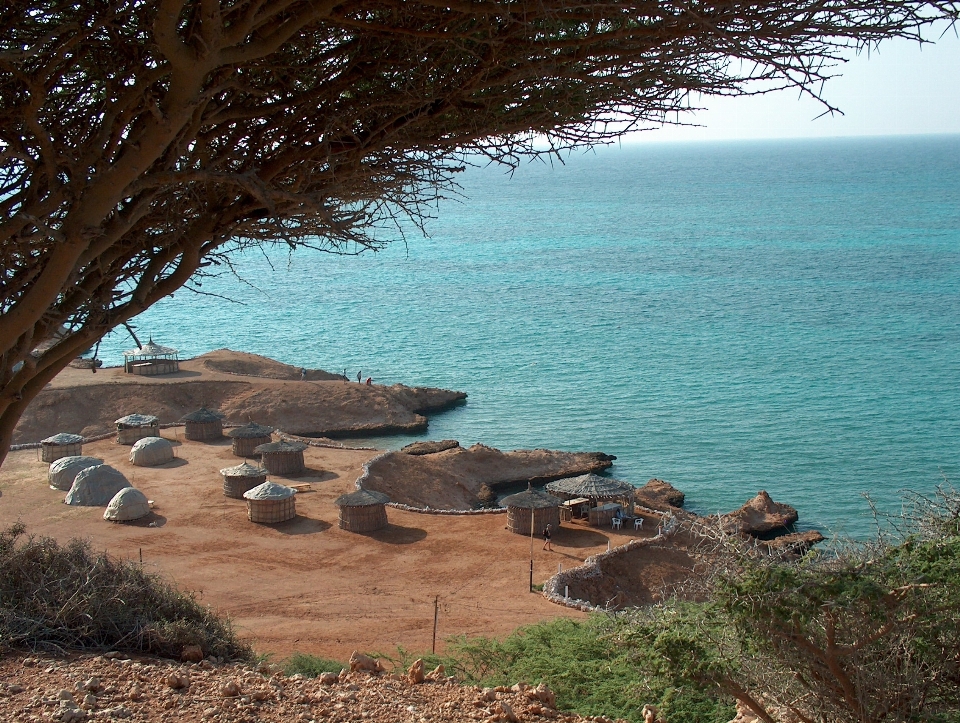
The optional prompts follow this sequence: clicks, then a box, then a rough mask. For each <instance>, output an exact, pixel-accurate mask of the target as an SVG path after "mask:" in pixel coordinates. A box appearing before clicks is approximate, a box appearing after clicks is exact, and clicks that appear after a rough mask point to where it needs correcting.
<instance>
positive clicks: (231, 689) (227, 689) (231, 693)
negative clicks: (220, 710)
mask: <svg viewBox="0 0 960 723" xmlns="http://www.w3.org/2000/svg"><path fill="white" fill-rule="evenodd" d="M241 692H242V689H241V688H240V684H239V683H238V682H237V681H235V680H228V681H227V682H226V683H224V684H223V685H222V686H220V695H222V696H223V697H224V698H236V697H237V696H238V695H240V693H241Z"/></svg>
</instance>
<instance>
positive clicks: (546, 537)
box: [543, 524, 553, 552]
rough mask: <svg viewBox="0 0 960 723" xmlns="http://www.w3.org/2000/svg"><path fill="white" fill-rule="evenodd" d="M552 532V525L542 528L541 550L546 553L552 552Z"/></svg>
mask: <svg viewBox="0 0 960 723" xmlns="http://www.w3.org/2000/svg"><path fill="white" fill-rule="evenodd" d="M552 531H553V525H549V524H548V525H547V526H546V527H544V528H543V549H544V550H546V551H547V552H553V545H552V544H551V540H550V537H551V534H552Z"/></svg>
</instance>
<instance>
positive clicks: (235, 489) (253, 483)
mask: <svg viewBox="0 0 960 723" xmlns="http://www.w3.org/2000/svg"><path fill="white" fill-rule="evenodd" d="M220 474H222V475H223V494H224V495H225V496H227V497H232V498H233V499H235V500H242V499H243V493H244V492H246V491H248V490H252V489H253V488H254V487H257V486H259V485H262V484H263V483H264V482H266V481H267V470H265V469H264V468H263V467H260V466H258V465H253V464H250V463H249V462H244V463H242V464H238V465H237V466H236V467H226V468H224V469H222V470H220Z"/></svg>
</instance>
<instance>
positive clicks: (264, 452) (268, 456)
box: [253, 439, 307, 475]
mask: <svg viewBox="0 0 960 723" xmlns="http://www.w3.org/2000/svg"><path fill="white" fill-rule="evenodd" d="M306 448H307V445H305V444H304V443H303V442H291V441H290V440H287V439H281V440H280V441H279V442H270V443H268V444H261V445H259V446H258V447H256V448H255V449H254V450H253V451H254V452H256V453H257V454H259V455H260V463H261V464H262V465H263V466H264V467H265V468H266V470H267V472H269V473H270V474H282V475H295V474H300V473H301V472H303V470H304V469H306V467H305V465H304V463H303V450H305V449H306Z"/></svg>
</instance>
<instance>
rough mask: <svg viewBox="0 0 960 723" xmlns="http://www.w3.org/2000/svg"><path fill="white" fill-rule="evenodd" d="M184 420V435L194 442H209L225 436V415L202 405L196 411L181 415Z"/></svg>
mask: <svg viewBox="0 0 960 723" xmlns="http://www.w3.org/2000/svg"><path fill="white" fill-rule="evenodd" d="M180 421H181V422H183V424H184V427H183V436H184V437H186V438H187V439H191V440H193V441H194V442H209V441H210V440H214V439H222V438H223V415H222V414H220V412H212V411H210V410H209V409H207V408H206V407H200V409H198V410H197V411H195V412H190V414H184V415H183V416H182V417H180Z"/></svg>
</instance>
